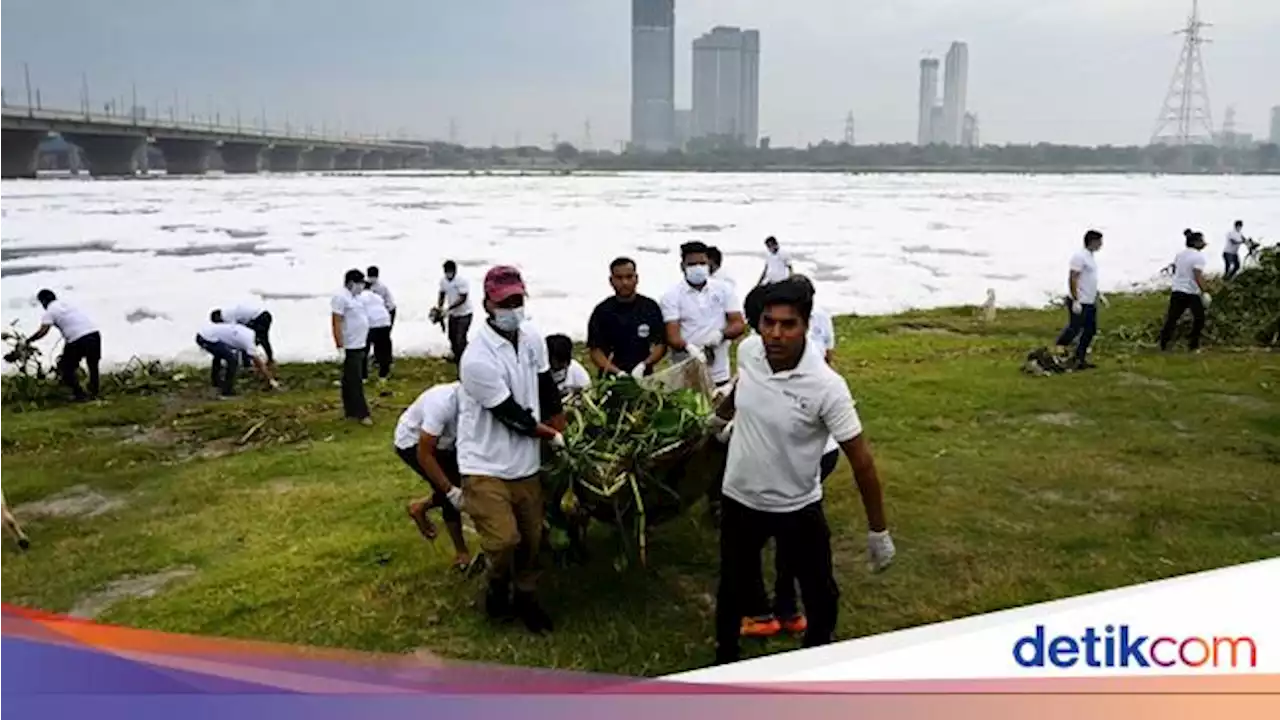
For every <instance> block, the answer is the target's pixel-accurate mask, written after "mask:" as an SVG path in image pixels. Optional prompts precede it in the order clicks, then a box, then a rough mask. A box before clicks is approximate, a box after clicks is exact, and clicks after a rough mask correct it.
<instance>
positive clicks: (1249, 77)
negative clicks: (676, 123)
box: [0, 0, 1280, 147]
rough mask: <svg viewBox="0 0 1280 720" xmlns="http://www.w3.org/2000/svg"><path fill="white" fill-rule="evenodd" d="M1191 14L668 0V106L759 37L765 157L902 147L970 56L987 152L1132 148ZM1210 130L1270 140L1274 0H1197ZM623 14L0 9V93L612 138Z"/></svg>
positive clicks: (265, 6) (1027, 5)
mask: <svg viewBox="0 0 1280 720" xmlns="http://www.w3.org/2000/svg"><path fill="white" fill-rule="evenodd" d="M1190 5H1191V0H788V2H779V1H778V0H676V104H677V105H678V106H681V107H687V106H688V105H689V72H690V70H689V66H690V50H689V46H690V42H691V41H692V39H693V38H694V37H696V36H697V35H699V34H701V33H702V32H705V31H706V30H708V29H709V28H710V27H712V26H713V25H717V24H723V25H738V26H742V27H752V28H757V29H759V30H760V33H761V88H760V98H761V100H760V102H761V107H760V131H761V134H762V135H771V136H772V137H773V138H774V142H775V144H787V145H790V144H797V143H805V142H817V141H819V140H821V139H823V138H831V139H833V140H838V139H840V138H841V137H842V135H843V130H844V118H845V114H846V113H847V112H849V111H850V110H852V111H853V113H854V115H855V116H856V118H857V128H858V141H859V142H895V141H912V140H913V139H914V137H915V132H916V130H915V128H916V117H915V114H916V92H917V84H918V77H917V74H918V63H919V59H920V57H921V56H922V54H923V53H925V52H932V53H934V54H935V55H937V56H939V57H941V56H942V55H944V54H945V53H946V50H947V46H948V45H949V44H950V43H951V41H952V40H964V41H966V42H968V44H969V57H970V66H969V109H970V110H972V111H975V112H977V113H978V114H979V116H980V118H981V128H982V138H983V141H984V142H996V143H1003V142H1024V141H1038V140H1046V141H1057V142H1070V143H1088V144H1094V143H1115V144H1129V143H1145V142H1146V141H1147V139H1148V137H1149V135H1150V132H1151V129H1152V124H1153V122H1154V120H1155V117H1156V115H1157V112H1158V111H1159V109H1160V103H1161V100H1162V99H1163V97H1164V93H1165V90H1166V88H1167V86H1168V83H1169V78H1170V75H1171V74H1172V71H1173V68H1174V65H1175V62H1176V61H1177V58H1178V53H1179V49H1180V38H1179V37H1175V36H1174V35H1172V34H1171V31H1172V30H1174V29H1175V28H1177V27H1179V26H1181V25H1182V23H1183V21H1184V19H1185V17H1186V15H1187V12H1188V10H1189V9H1190ZM1201 8H1202V9H1201V12H1202V14H1203V16H1204V17H1205V19H1207V20H1209V21H1211V22H1213V23H1214V24H1215V26H1214V27H1213V28H1211V29H1210V31H1209V32H1210V35H1211V37H1212V38H1214V40H1215V42H1214V43H1213V44H1210V45H1207V46H1206V48H1205V70H1206V74H1207V75H1208V78H1209V86H1210V98H1211V101H1212V103H1213V114H1214V120H1215V123H1217V124H1218V125H1219V126H1220V125H1221V123H1222V119H1223V116H1224V111H1225V110H1226V108H1227V106H1228V105H1235V107H1236V111H1237V114H1236V122H1237V128H1238V130H1240V131H1243V132H1253V133H1255V134H1257V135H1265V134H1266V132H1267V125H1268V118H1269V109H1270V108H1271V106H1273V105H1280V74H1277V73H1280V41H1277V38H1280V0H1202V2H1201ZM629 22H630V2H629V0H362V2H350V1H348V0H198V1H197V0H5V2H4V3H3V18H2V22H0V31H2V33H3V38H2V40H3V45H2V51H3V52H2V54H3V57H2V63H0V69H2V70H3V83H4V90H5V97H6V99H7V100H9V101H10V102H22V101H23V99H24V95H25V89H24V85H23V63H24V62H26V63H28V64H29V65H30V69H31V79H32V84H33V85H34V86H38V87H39V88H40V90H41V94H42V97H43V100H44V104H45V105H46V106H50V105H56V106H63V107H70V108H76V107H78V106H79V97H80V88H81V74H82V72H83V73H84V74H85V76H86V77H87V84H88V86H89V95H90V99H91V101H92V103H93V105H94V107H96V108H99V109H100V108H101V107H102V104H103V103H104V102H106V100H107V99H108V97H110V96H114V97H117V98H124V100H125V102H126V103H127V102H128V101H129V97H130V94H131V85H132V84H134V83H136V86H137V90H138V98H139V104H145V105H146V106H147V107H148V108H155V107H156V104H157V101H158V102H159V105H160V108H161V113H162V114H166V115H167V114H168V107H169V106H170V105H172V104H173V100H172V98H173V94H174V91H175V89H176V90H177V91H178V95H179V103H178V104H179V106H180V108H183V109H182V110H180V111H179V112H180V114H181V113H183V112H186V108H188V107H189V112H191V113H196V114H200V115H204V114H206V113H207V112H209V108H213V109H214V110H216V111H220V112H221V114H222V117H223V119H224V120H226V119H227V118H230V117H233V116H234V115H235V113H236V106H237V103H239V106H240V112H241V115H242V117H243V119H244V122H246V123H248V122H250V118H256V117H257V115H258V114H259V112H260V108H261V107H262V106H264V105H265V107H266V111H267V115H268V117H269V120H270V121H271V123H272V124H273V125H283V121H284V117H285V115H286V113H287V114H288V115H289V118H290V120H291V122H292V123H294V124H300V123H302V122H310V123H312V124H314V125H316V126H319V125H320V124H321V122H322V121H324V122H327V123H328V124H329V125H331V126H332V125H335V124H338V123H341V124H342V125H343V126H344V127H348V128H350V127H355V126H359V127H362V128H364V129H366V130H373V129H382V130H395V129H398V128H403V129H405V130H406V131H411V132H414V133H415V134H418V135H425V136H429V137H439V138H445V137H447V136H448V128H449V121H450V118H455V119H456V122H457V128H458V138H459V140H461V141H463V142H467V143H470V144H488V143H489V142H491V141H497V142H499V143H501V144H504V145H505V144H510V143H511V142H512V141H513V140H514V138H515V135H516V133H517V132H519V133H520V138H521V140H522V141H523V142H525V143H539V144H544V145H545V144H548V143H549V142H550V138H551V135H552V133H558V134H559V136H560V138H561V139H562V140H569V141H572V142H575V143H581V142H582V139H583V134H584V132H583V131H584V122H585V121H586V120H587V119H588V118H589V119H590V121H591V131H592V139H593V145H594V146H595V147H601V146H603V145H605V144H609V145H613V146H616V143H617V142H618V141H619V140H623V139H624V138H626V136H627V134H628V132H629V129H628V122H629V121H628V118H629V102H630V89H629V83H630V30H629V26H628V24H629Z"/></svg>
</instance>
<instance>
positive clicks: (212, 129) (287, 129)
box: [4, 104, 418, 145]
mask: <svg viewBox="0 0 1280 720" xmlns="http://www.w3.org/2000/svg"><path fill="white" fill-rule="evenodd" d="M4 115H6V116H11V117H13V116H21V117H27V118H32V119H35V120H48V121H57V120H63V121H75V122H89V123H96V124H100V125H113V126H117V127H121V128H137V129H139V130H148V129H166V130H183V131H188V132H205V133H210V134H216V135H239V136H248V137H260V138H264V139H276V140H295V141H296V140H306V141H309V142H319V143H333V144H342V143H355V144H364V145H381V144H387V143H392V142H397V141H399V142H418V140H417V139H416V138H408V137H404V136H395V135H390V134H381V133H353V132H345V133H343V132H339V133H334V132H330V131H329V130H328V129H326V128H321V129H320V130H319V131H318V132H317V131H316V128H315V127H314V126H310V125H307V126H303V127H301V128H299V127H297V126H295V125H292V124H286V125H285V126H284V127H283V128H280V127H271V126H265V127H264V126H263V125H261V124H248V125H246V124H243V123H232V124H228V123H226V122H223V121H221V119H220V118H210V119H208V120H203V119H196V120H180V119H177V118H174V117H168V118H166V117H163V116H161V117H154V116H153V117H146V116H144V115H142V114H141V113H139V114H137V115H134V114H129V113H126V114H119V113H95V112H84V111H82V110H61V109H55V108H37V107H29V106H24V105H11V104H6V105H5V106H4Z"/></svg>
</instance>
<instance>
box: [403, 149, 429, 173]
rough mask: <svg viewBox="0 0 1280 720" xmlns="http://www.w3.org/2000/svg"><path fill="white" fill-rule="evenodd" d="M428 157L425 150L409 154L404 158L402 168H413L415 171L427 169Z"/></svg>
mask: <svg viewBox="0 0 1280 720" xmlns="http://www.w3.org/2000/svg"><path fill="white" fill-rule="evenodd" d="M428 157H429V154H428V153H427V151H426V150H417V151H413V152H410V153H409V154H407V155H405V157H404V166H405V167H407V168H414V169H416V170H421V169H423V168H425V167H427V164H428V163H427V159H428Z"/></svg>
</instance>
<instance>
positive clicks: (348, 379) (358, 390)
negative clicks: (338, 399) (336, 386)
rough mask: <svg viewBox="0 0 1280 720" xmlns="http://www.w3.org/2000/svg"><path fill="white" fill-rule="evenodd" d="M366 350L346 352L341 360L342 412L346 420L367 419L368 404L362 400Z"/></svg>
mask: <svg viewBox="0 0 1280 720" xmlns="http://www.w3.org/2000/svg"><path fill="white" fill-rule="evenodd" d="M367 353H368V350H367V349H366V348H360V349H359V350H347V351H346V355H345V356H344V357H343V360H342V412H343V414H344V415H346V417H348V418H354V419H356V420H363V419H365V418H367V417H369V403H368V402H367V401H366V400H365V399H364V382H363V380H364V361H365V355H366V354H367Z"/></svg>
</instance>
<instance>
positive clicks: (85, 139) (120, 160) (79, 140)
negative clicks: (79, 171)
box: [63, 135, 147, 176]
mask: <svg viewBox="0 0 1280 720" xmlns="http://www.w3.org/2000/svg"><path fill="white" fill-rule="evenodd" d="M63 137H64V138H66V140H67V142H69V143H72V144H73V145H77V146H79V147H80V149H81V150H82V151H84V159H85V160H86V161H87V162H88V163H89V174H90V175H94V176H109V175H133V174H135V173H137V171H138V165H139V162H140V161H141V158H142V154H143V153H145V152H146V148H147V138H146V137H144V136H142V135H64V136H63Z"/></svg>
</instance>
